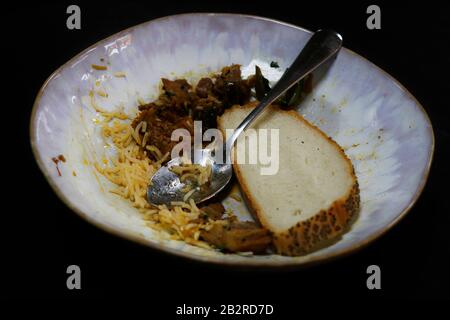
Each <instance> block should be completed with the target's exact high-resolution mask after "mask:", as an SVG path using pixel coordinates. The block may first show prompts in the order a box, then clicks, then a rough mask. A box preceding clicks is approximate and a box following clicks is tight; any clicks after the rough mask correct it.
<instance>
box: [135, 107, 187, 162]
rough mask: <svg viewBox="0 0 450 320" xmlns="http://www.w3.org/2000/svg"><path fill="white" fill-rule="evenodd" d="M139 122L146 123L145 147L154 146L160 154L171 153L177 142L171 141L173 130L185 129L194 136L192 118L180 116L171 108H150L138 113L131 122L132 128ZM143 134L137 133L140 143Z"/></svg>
mask: <svg viewBox="0 0 450 320" xmlns="http://www.w3.org/2000/svg"><path fill="white" fill-rule="evenodd" d="M141 121H145V122H147V129H146V132H147V133H148V140H147V143H146V145H154V146H155V147H157V148H158V149H159V150H160V151H161V152H162V154H165V153H167V152H170V151H172V148H173V147H174V146H175V145H176V144H177V143H178V141H172V140H171V137H172V132H173V131H174V130H175V129H180V128H183V129H187V130H188V131H189V133H190V135H191V136H192V135H193V134H194V132H193V130H194V129H193V128H194V125H193V123H192V118H191V117H189V116H180V115H179V114H178V113H176V112H175V111H174V110H173V109H171V108H160V107H156V106H150V107H149V108H147V109H144V110H142V111H141V112H140V113H139V115H138V116H137V117H136V118H135V119H134V120H133V123H132V127H133V128H135V127H136V126H137V125H138V124H139V123H140V122H141ZM144 134H145V133H143V132H141V133H139V135H140V137H141V141H142V139H143V136H144ZM143 147H144V146H143Z"/></svg>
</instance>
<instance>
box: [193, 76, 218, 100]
mask: <svg viewBox="0 0 450 320" xmlns="http://www.w3.org/2000/svg"><path fill="white" fill-rule="evenodd" d="M213 85H214V84H213V82H212V80H211V79H210V78H201V79H200V81H199V82H198V84H197V87H196V88H195V93H196V94H197V96H199V97H200V98H206V97H208V95H209V94H211V90H212V88H213Z"/></svg>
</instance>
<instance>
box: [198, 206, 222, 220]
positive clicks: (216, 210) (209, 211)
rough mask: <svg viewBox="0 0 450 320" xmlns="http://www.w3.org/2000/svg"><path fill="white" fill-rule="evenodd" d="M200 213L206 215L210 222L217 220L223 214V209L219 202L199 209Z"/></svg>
mask: <svg viewBox="0 0 450 320" xmlns="http://www.w3.org/2000/svg"><path fill="white" fill-rule="evenodd" d="M200 211H201V212H202V213H204V214H206V216H207V218H209V219H212V220H219V219H221V218H222V216H223V214H224V213H225V208H224V207H223V205H222V204H221V203H220V202H217V203H211V204H209V205H207V206H204V207H202V208H200Z"/></svg>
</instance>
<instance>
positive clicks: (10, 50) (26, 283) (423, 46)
mask: <svg viewBox="0 0 450 320" xmlns="http://www.w3.org/2000/svg"><path fill="white" fill-rule="evenodd" d="M375 3H377V4H378V5H380V7H381V12H382V29H381V30H368V29H367V28H366V19H367V16H368V15H367V14H366V8H367V6H368V5H369V4H372V3H369V2H360V3H359V4H350V3H347V2H342V1H341V2H339V4H337V3H330V4H327V3H326V2H325V3H324V2H320V3H317V4H311V3H309V4H308V3H300V2H299V3H297V4H293V3H292V2H291V3H289V2H286V3H283V2H280V1H276V3H274V2H271V3H267V4H265V3H262V2H260V1H258V2H256V1H249V2H246V3H245V4H242V3H239V2H233V1H226V2H217V3H212V2H200V3H199V2H190V3H187V2H179V3H176V2H173V1H165V2H162V3H160V4H159V5H157V4H155V3H150V2H149V1H147V2H141V3H139V2H138V3H134V2H126V3H125V2H123V3H118V4H114V3H112V2H105V3H98V2H96V4H95V5H94V4H92V3H91V4H89V3H80V2H76V4H78V5H79V6H80V7H81V12H82V22H81V23H82V29H81V30H72V31H71V30H68V29H67V28H66V19H67V14H66V8H67V5H68V4H69V3H53V4H51V3H49V4H41V5H37V4H36V5H30V4H27V5H20V4H19V2H17V3H16V4H15V5H12V4H9V5H6V6H4V7H3V11H2V19H1V20H2V21H1V23H2V31H3V34H2V36H1V43H2V54H3V59H2V60H3V61H2V62H3V64H4V65H3V66H2V68H3V74H4V75H6V76H7V78H8V81H7V84H6V85H5V84H3V85H2V88H3V90H2V91H3V97H7V99H6V100H3V101H5V102H4V104H3V105H2V106H1V108H2V115H3V117H4V118H3V121H2V124H3V126H2V130H3V141H4V142H6V146H7V148H6V150H3V151H2V157H1V158H2V163H4V166H2V167H3V169H4V170H5V171H3V172H2V176H3V188H2V190H3V191H2V193H1V194H2V200H3V201H2V209H1V212H2V213H1V215H2V218H1V224H0V225H1V235H2V238H3V239H2V242H1V245H0V246H1V247H0V248H2V252H1V258H0V259H1V260H0V261H1V262H0V264H1V270H0V271H1V274H0V277H1V283H0V290H1V295H2V296H5V297H29V298H41V297H49V298H84V297H89V298H96V297H116V298H117V297H141V298H144V299H145V300H146V301H147V305H146V307H147V308H152V309H151V310H152V311H155V310H158V311H160V312H162V313H163V314H166V315H167V316H170V315H173V314H174V313H175V306H176V305H180V304H183V303H191V304H196V305H201V304H204V305H205V304H209V305H211V304H221V303H240V304H243V303H258V304H260V303H271V304H275V306H276V308H275V309H276V310H275V311H276V313H277V314H280V313H284V314H288V313H289V311H291V310H295V309H297V308H298V305H296V304H293V303H292V302H294V301H299V300H301V301H305V300H304V299H310V300H317V301H320V300H321V299H323V298H324V295H325V296H326V297H327V299H330V297H331V298H332V299H333V300H336V299H345V300H348V301H350V300H353V299H355V298H366V299H383V298H444V297H445V298H449V289H450V263H449V257H450V240H449V235H448V234H449V233H450V212H449V209H450V208H449V201H448V198H449V196H448V192H449V183H448V179H449V178H450V175H449V169H448V168H449V161H450V155H449V150H450V148H449V143H450V131H449V123H448V121H449V112H448V109H449V107H450V105H449V98H448V94H449V91H450V80H449V79H450V78H449V74H450V54H449V51H448V50H449V47H450V46H449V43H450V10H449V9H450V6H449V5H443V4H440V5H438V4H437V3H436V4H433V3H432V2H429V1H427V2H426V4H425V3H423V4H412V2H403V3H400V2H399V3H397V2H396V5H395V6H394V5H392V4H390V5H389V4H388V3H380V2H375ZM182 12H239V13H247V14H254V15H261V16H266V17H270V18H275V19H279V20H283V21H286V22H290V23H293V24H297V25H300V26H302V27H305V28H307V29H310V30H315V29H318V28H326V27H329V28H333V29H335V30H337V31H338V32H340V33H341V34H342V35H343V37H344V44H345V46H346V47H348V48H350V49H352V50H354V51H356V52H357V53H359V54H361V55H362V56H364V57H366V58H368V59H369V60H371V61H372V62H374V63H375V64H377V65H378V66H380V67H381V68H383V69H384V70H386V71H387V72H388V73H390V74H391V75H393V76H394V77H395V78H396V79H398V80H399V81H400V82H401V83H402V84H403V85H405V87H406V88H408V90H410V92H411V93H412V94H413V95H414V96H415V97H416V98H417V99H418V100H419V101H420V102H421V103H422V105H423V106H424V108H425V109H426V111H427V112H428V114H429V116H430V118H431V120H432V123H433V126H434V133H435V136H436V151H435V155H434V162H433V166H432V170H431V174H430V177H429V180H428V183H427V186H426V187H425V189H424V192H423V194H422V196H421V197H420V199H419V201H418V202H417V204H416V205H415V207H414V208H413V209H412V210H411V211H410V212H409V214H408V215H407V216H406V217H405V218H404V219H403V220H402V221H401V222H400V223H399V224H398V225H397V226H395V227H394V228H393V229H392V230H390V231H389V232H388V233H387V234H386V235H384V236H383V237H382V238H380V239H378V240H377V241H375V242H374V243H373V244H371V245H369V246H368V247H366V248H365V249H363V250H362V251H359V252H357V253H355V254H352V255H350V256H348V257H344V258H340V259H338V260H336V261H333V262H329V263H326V264H324V265H319V266H315V267H312V268H308V269H303V270H296V271H283V272H279V271H278V272H263V271H255V270H251V271H245V270H236V269H223V268H221V267H217V266H210V265H205V264H201V263H197V262H191V261H187V260H184V259H181V258H175V257H172V256H168V255H166V254H162V253H159V252H155V251H153V250H151V249H149V248H146V247H143V246H140V245H137V244H134V243H131V242H128V241H125V240H122V239H119V238H116V237H115V236H112V235H110V234H107V233H105V232H103V231H101V230H99V229H97V228H95V227H93V226H91V225H89V224H88V223H87V222H85V221H83V220H82V219H81V218H79V217H78V216H77V215H75V214H74V213H73V212H71V211H70V210H69V209H68V208H67V207H66V206H65V205H64V204H63V203H62V202H61V201H60V200H59V198H58V197H57V196H56V195H55V194H54V193H53V192H52V191H51V189H50V187H49V186H48V184H47V182H46V180H45V179H44V177H43V175H42V174H41V172H40V171H39V169H38V168H37V165H36V163H35V161H34V159H33V155H32V153H31V148H30V144H29V131H28V126H29V119H30V114H31V108H32V105H33V102H34V99H35V96H36V94H37V92H38V90H39V88H40V86H41V85H42V84H43V82H44V81H45V79H46V78H47V77H48V76H49V75H50V74H51V73H52V72H53V71H54V70H55V69H56V68H57V67H59V66H60V65H62V64H63V63H64V62H66V61H67V60H68V59H70V58H71V57H73V56H74V55H75V54H77V53H78V52H80V51H81V50H83V49H85V48H86V47H88V46H90V45H91V44H93V43H95V42H96V41H98V40H101V39H103V38H104V37H106V36H109V35H111V34H113V33H115V32H118V31H120V30H122V29H124V28H127V27H130V26H133V25H136V24H138V23H141V22H145V21H147V20H151V19H153V18H157V17H161V16H165V15H171V14H176V13H182ZM4 79H5V77H4ZM5 140H6V141H5ZM417 152H421V150H419V149H418V150H417ZM70 264H77V265H79V266H80V267H81V270H82V290H80V291H76V290H74V291H69V290H67V288H66V286H65V282H66V276H67V275H66V267H67V266H68V265H70ZM371 264H377V265H379V266H380V267H381V270H382V289H381V290H378V291H376V290H372V291H370V290H368V289H367V288H366V278H367V274H366V268H367V266H369V265H371ZM163 301H166V302H165V303H163ZM167 301H169V302H167ZM149 310H150V309H149Z"/></svg>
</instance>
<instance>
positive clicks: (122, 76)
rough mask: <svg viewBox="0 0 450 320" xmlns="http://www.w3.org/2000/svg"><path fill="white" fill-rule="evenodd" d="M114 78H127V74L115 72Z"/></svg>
mask: <svg viewBox="0 0 450 320" xmlns="http://www.w3.org/2000/svg"><path fill="white" fill-rule="evenodd" d="M113 75H114V77H116V78H125V77H126V76H127V75H126V74H125V72H121V71H120V72H114V74H113Z"/></svg>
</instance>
